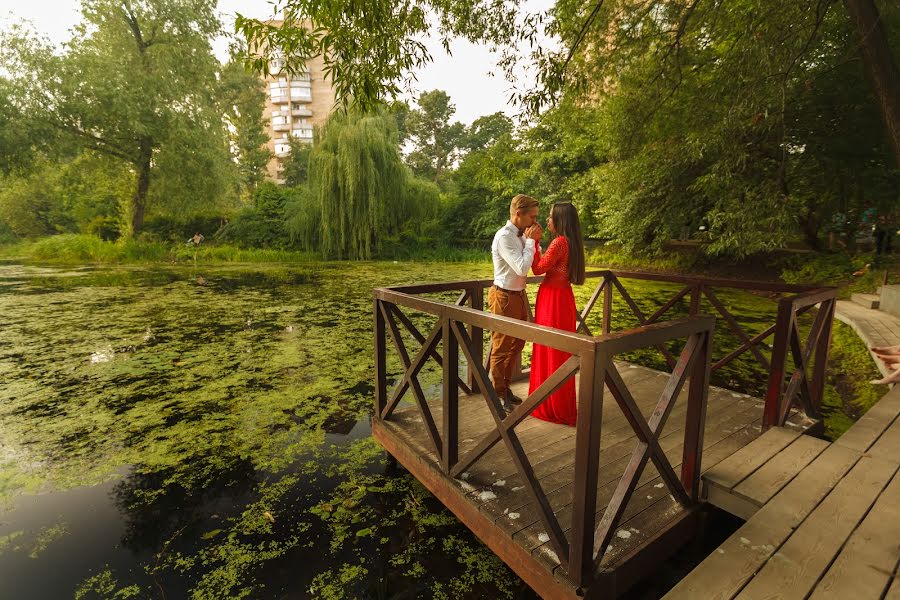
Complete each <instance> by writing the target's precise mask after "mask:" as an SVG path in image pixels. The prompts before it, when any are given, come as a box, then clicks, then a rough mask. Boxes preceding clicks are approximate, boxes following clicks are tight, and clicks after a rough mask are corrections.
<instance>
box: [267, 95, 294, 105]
mask: <svg viewBox="0 0 900 600" xmlns="http://www.w3.org/2000/svg"><path fill="white" fill-rule="evenodd" d="M270 98H271V100H272V104H289V103H290V101H291V97H290V96H288V95H287V94H282V95H279V96H270Z"/></svg>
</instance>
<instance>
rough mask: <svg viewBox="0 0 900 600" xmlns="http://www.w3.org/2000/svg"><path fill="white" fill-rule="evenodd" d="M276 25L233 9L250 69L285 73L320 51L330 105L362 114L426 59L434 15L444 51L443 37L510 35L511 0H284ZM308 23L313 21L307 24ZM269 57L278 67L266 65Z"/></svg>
mask: <svg viewBox="0 0 900 600" xmlns="http://www.w3.org/2000/svg"><path fill="white" fill-rule="evenodd" d="M280 8H281V9H282V17H283V23H280V24H274V23H271V22H268V21H258V20H255V19H248V18H247V17H244V16H242V15H241V14H238V16H237V19H236V22H235V28H236V30H237V32H238V33H239V34H241V35H242V36H244V38H245V39H246V40H247V46H248V50H249V52H248V54H247V56H246V57H245V61H246V63H247V64H248V66H250V67H252V68H253V69H254V70H256V71H257V72H261V73H269V72H272V71H277V70H279V68H280V63H282V62H283V63H284V64H285V65H286V68H287V70H288V71H289V72H291V71H297V70H300V69H302V68H303V67H304V61H305V60H306V59H308V58H311V57H314V56H320V57H322V59H323V62H324V72H325V74H326V76H327V77H328V78H329V79H330V80H331V81H332V82H333V85H334V88H335V93H336V96H337V100H338V102H340V103H341V104H342V105H343V106H344V107H345V108H347V107H350V106H352V107H354V108H356V109H359V110H361V111H362V112H368V111H371V110H375V109H376V108H377V107H379V106H380V105H381V104H383V103H384V102H386V101H389V100H390V99H392V98H395V97H397V96H398V95H400V92H401V86H402V84H403V83H404V82H405V81H409V80H410V78H411V75H410V72H411V71H413V70H414V69H416V68H419V67H422V66H425V65H426V64H427V63H428V62H430V60H431V56H430V55H429V53H428V50H427V48H426V46H425V44H424V43H422V41H421V39H422V38H423V37H424V35H425V34H427V33H428V32H429V31H430V30H431V23H432V22H433V19H432V18H431V17H430V16H429V12H432V11H433V12H434V13H435V14H436V15H437V16H438V19H437V21H438V23H439V33H440V35H441V39H442V40H443V42H444V46H445V48H449V38H450V37H451V36H454V35H464V36H466V37H468V38H469V39H472V40H473V41H480V42H489V41H501V40H510V39H512V38H513V34H514V30H515V25H516V16H517V11H516V5H515V4H506V3H497V2H493V1H490V0H465V1H460V2H443V1H439V0H402V1H400V2H396V1H383V0H379V1H376V2H365V3H349V4H348V3H346V2H338V1H326V2H323V1H321V0H292V1H290V2H286V3H284V4H283V5H280ZM308 23H315V25H316V26H315V27H314V28H311V27H309V26H308ZM270 59H275V61H273V62H277V63H278V66H276V65H275V64H273V62H270Z"/></svg>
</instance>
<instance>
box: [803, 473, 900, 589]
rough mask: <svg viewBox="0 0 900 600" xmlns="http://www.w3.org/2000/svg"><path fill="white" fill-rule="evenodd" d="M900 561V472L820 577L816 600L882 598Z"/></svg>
mask: <svg viewBox="0 0 900 600" xmlns="http://www.w3.org/2000/svg"><path fill="white" fill-rule="evenodd" d="M898 562H900V475H895V476H894V479H893V480H892V481H891V483H890V484H889V485H888V487H887V488H886V489H885V490H884V493H882V494H881V496H880V497H879V498H878V500H877V501H876V502H875V506H873V507H872V510H871V511H870V512H869V514H867V515H866V517H865V519H864V520H863V522H862V523H861V524H860V526H859V527H857V529H856V531H854V532H853V534H852V535H851V536H850V539H849V540H848V541H847V544H846V545H845V546H844V548H843V549H842V550H841V552H840V554H839V555H838V557H837V559H836V560H835V561H834V564H832V565H831V567H830V568H829V569H828V572H827V573H825V576H824V577H823V578H822V580H821V581H819V583H818V585H817V586H816V588H815V590H814V591H813V594H812V596H811V598H812V600H826V599H839V598H840V599H843V598H854V599H858V600H878V599H879V598H881V596H882V594H883V593H884V591H885V590H886V589H887V588H888V586H889V585H890V584H891V579H892V575H893V573H894V569H895V568H896V566H897V563H898Z"/></svg>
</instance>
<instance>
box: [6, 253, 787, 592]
mask: <svg viewBox="0 0 900 600" xmlns="http://www.w3.org/2000/svg"><path fill="white" fill-rule="evenodd" d="M489 276H490V265H489V264H444V263H441V264H426V263H411V262H409V263H390V262H381V263H361V264H335V263H311V264H298V265H290V266H285V265H279V266H271V265H255V266H248V265H243V266H240V267H211V268H202V267H200V268H187V267H177V268H176V267H172V268H154V269H146V268H144V269H137V268H117V269H98V268H57V267H37V266H23V265H17V264H4V265H0V598H67V597H75V598H93V597H102V598H130V597H135V598H187V597H191V598H220V597H235V598H242V597H252V598H306V597H317V598H342V597H347V598H414V597H437V598H441V597H446V598H480V597H492V598H493V597H517V598H530V597H533V594H532V593H531V592H530V591H529V590H528V588H527V587H526V586H525V585H524V584H523V583H522V582H521V581H520V580H519V579H518V578H517V577H516V576H515V575H514V574H513V573H512V572H511V571H510V570H508V569H507V568H506V567H505V566H504V565H503V564H502V563H500V561H499V560H498V559H496V558H495V557H494V556H493V554H492V553H490V551H488V550H487V549H486V548H485V547H483V546H482V545H481V544H480V543H479V542H478V541H477V540H476V539H475V538H474V536H472V535H471V534H470V533H469V532H468V530H467V529H465V528H464V527H462V526H461V525H460V524H459V523H458V522H457V521H456V520H455V518H454V517H453V516H452V514H450V513H449V512H447V511H445V510H444V509H443V508H442V507H441V506H440V504H439V503H437V502H436V501H435V500H434V499H433V498H432V497H431V496H430V494H429V493H428V492H427V491H426V490H425V489H424V488H423V487H422V486H421V485H419V484H418V483H417V482H416V481H415V480H413V479H412V478H410V477H409V476H408V475H405V474H403V473H391V472H386V469H387V467H386V465H385V461H384V458H383V453H382V452H381V450H380V448H379V447H378V445H377V444H375V443H374V442H373V441H372V439H371V437H370V435H369V425H368V416H369V414H370V412H371V406H372V322H371V321H372V317H371V313H372V295H371V290H372V288H374V287H378V286H384V285H391V284H401V283H411V282H425V281H442V280H461V279H471V278H485V277H489ZM626 285H627V287H628V289H629V291H630V292H631V294H632V296H633V297H634V298H635V300H636V301H638V303H639V304H640V305H641V308H642V309H643V310H644V311H645V312H646V313H649V312H652V311H653V310H655V309H656V308H657V307H659V306H660V305H661V304H662V303H663V302H664V301H665V300H666V299H668V298H669V297H670V296H671V295H672V294H673V292H674V291H677V289H679V288H678V287H674V286H668V285H661V284H655V283H648V282H639V281H629V282H626ZM591 291H592V290H591V289H589V286H585V287H584V288H583V289H580V290H578V292H577V296H578V298H579V303H580V304H582V305H583V303H584V302H585V300H586V299H587V298H588V297H589V295H590V292H591ZM531 297H532V298H533V297H534V294H533V291H532V294H531ZM719 297H720V299H721V300H722V301H723V303H725V304H726V305H727V306H729V308H730V309H731V310H733V311H734V312H735V313H737V314H739V315H740V317H739V321H740V322H741V323H742V324H743V325H745V326H746V327H747V329H748V330H749V331H751V332H755V331H759V330H761V329H763V328H764V327H766V326H767V325H768V324H770V323H772V322H774V310H775V305H774V302H773V301H772V300H771V299H768V298H761V297H756V296H753V295H751V294H746V293H728V292H725V291H722V292H721V293H720V294H719ZM686 310H687V306H686V303H685V302H679V303H678V304H677V305H676V306H675V307H674V309H673V312H672V313H671V314H672V315H673V316H677V315H678V314H685V313H686ZM629 315H630V311H628V310H627V307H626V306H625V305H624V303H623V302H621V301H618V302H617V303H616V309H615V313H614V317H615V319H614V323H615V325H616V327H624V326H628V325H630V324H634V319H633V318H632V317H629ZM599 318H600V311H599V310H595V312H594V314H593V315H592V317H591V320H589V324H590V325H591V326H592V328H593V329H594V330H595V331H598V330H599ZM719 328H720V329H723V327H722V324H721V323H720V326H719ZM722 333H724V332H722ZM716 340H717V342H716V343H717V348H716V355H717V356H722V355H724V354H725V353H726V352H727V351H728V350H730V349H731V348H733V347H735V346H736V345H737V340H736V339H733V338H731V337H729V336H727V335H721V336H720V335H719V334H718V333H717V338H716ZM624 358H630V359H632V360H635V361H637V362H641V363H643V364H647V365H648V366H655V367H661V366H662V365H663V364H664V363H663V362H662V359H661V357H660V356H659V353H657V352H656V351H652V350H648V351H644V352H639V353H636V354H634V355H631V356H628V357H624ZM389 366H390V369H391V372H392V374H393V375H397V374H398V373H399V363H398V362H397V361H396V359H394V360H393V361H392V362H390V363H389ZM436 376H437V374H436V373H433V372H432V373H429V372H427V371H426V373H424V375H423V378H424V380H425V381H424V383H425V384H426V385H431V386H436V385H437V381H436V379H435V377H436ZM429 378H430V379H429ZM714 383H717V384H719V385H726V386H729V387H735V388H739V389H741V391H745V392H748V393H751V394H754V395H759V394H760V393H761V391H762V390H763V389H764V387H765V384H766V381H765V374H764V373H763V372H762V371H761V369H760V367H759V366H758V365H757V364H756V363H755V361H753V358H752V357H747V356H744V357H742V358H741V359H739V360H738V361H735V362H734V363H732V365H731V366H729V367H728V368H726V369H723V370H721V371H720V372H719V373H718V374H717V375H716V378H715V380H714Z"/></svg>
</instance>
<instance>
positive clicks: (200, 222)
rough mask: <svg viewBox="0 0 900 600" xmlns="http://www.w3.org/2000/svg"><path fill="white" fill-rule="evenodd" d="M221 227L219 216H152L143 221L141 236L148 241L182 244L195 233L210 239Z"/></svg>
mask: <svg viewBox="0 0 900 600" xmlns="http://www.w3.org/2000/svg"><path fill="white" fill-rule="evenodd" d="M221 227H222V216H221V215H204V214H193V215H153V216H151V217H148V218H147V220H146V221H144V230H143V231H142V232H141V235H142V236H143V237H145V238H147V239H150V240H166V241H171V242H181V243H184V242H185V241H187V239H188V238H189V237H191V236H192V235H194V233H196V232H197V231H199V232H200V233H202V234H203V235H204V236H205V237H207V238H212V237H213V236H214V235H216V233H217V232H218V231H219V230H220V229H221Z"/></svg>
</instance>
